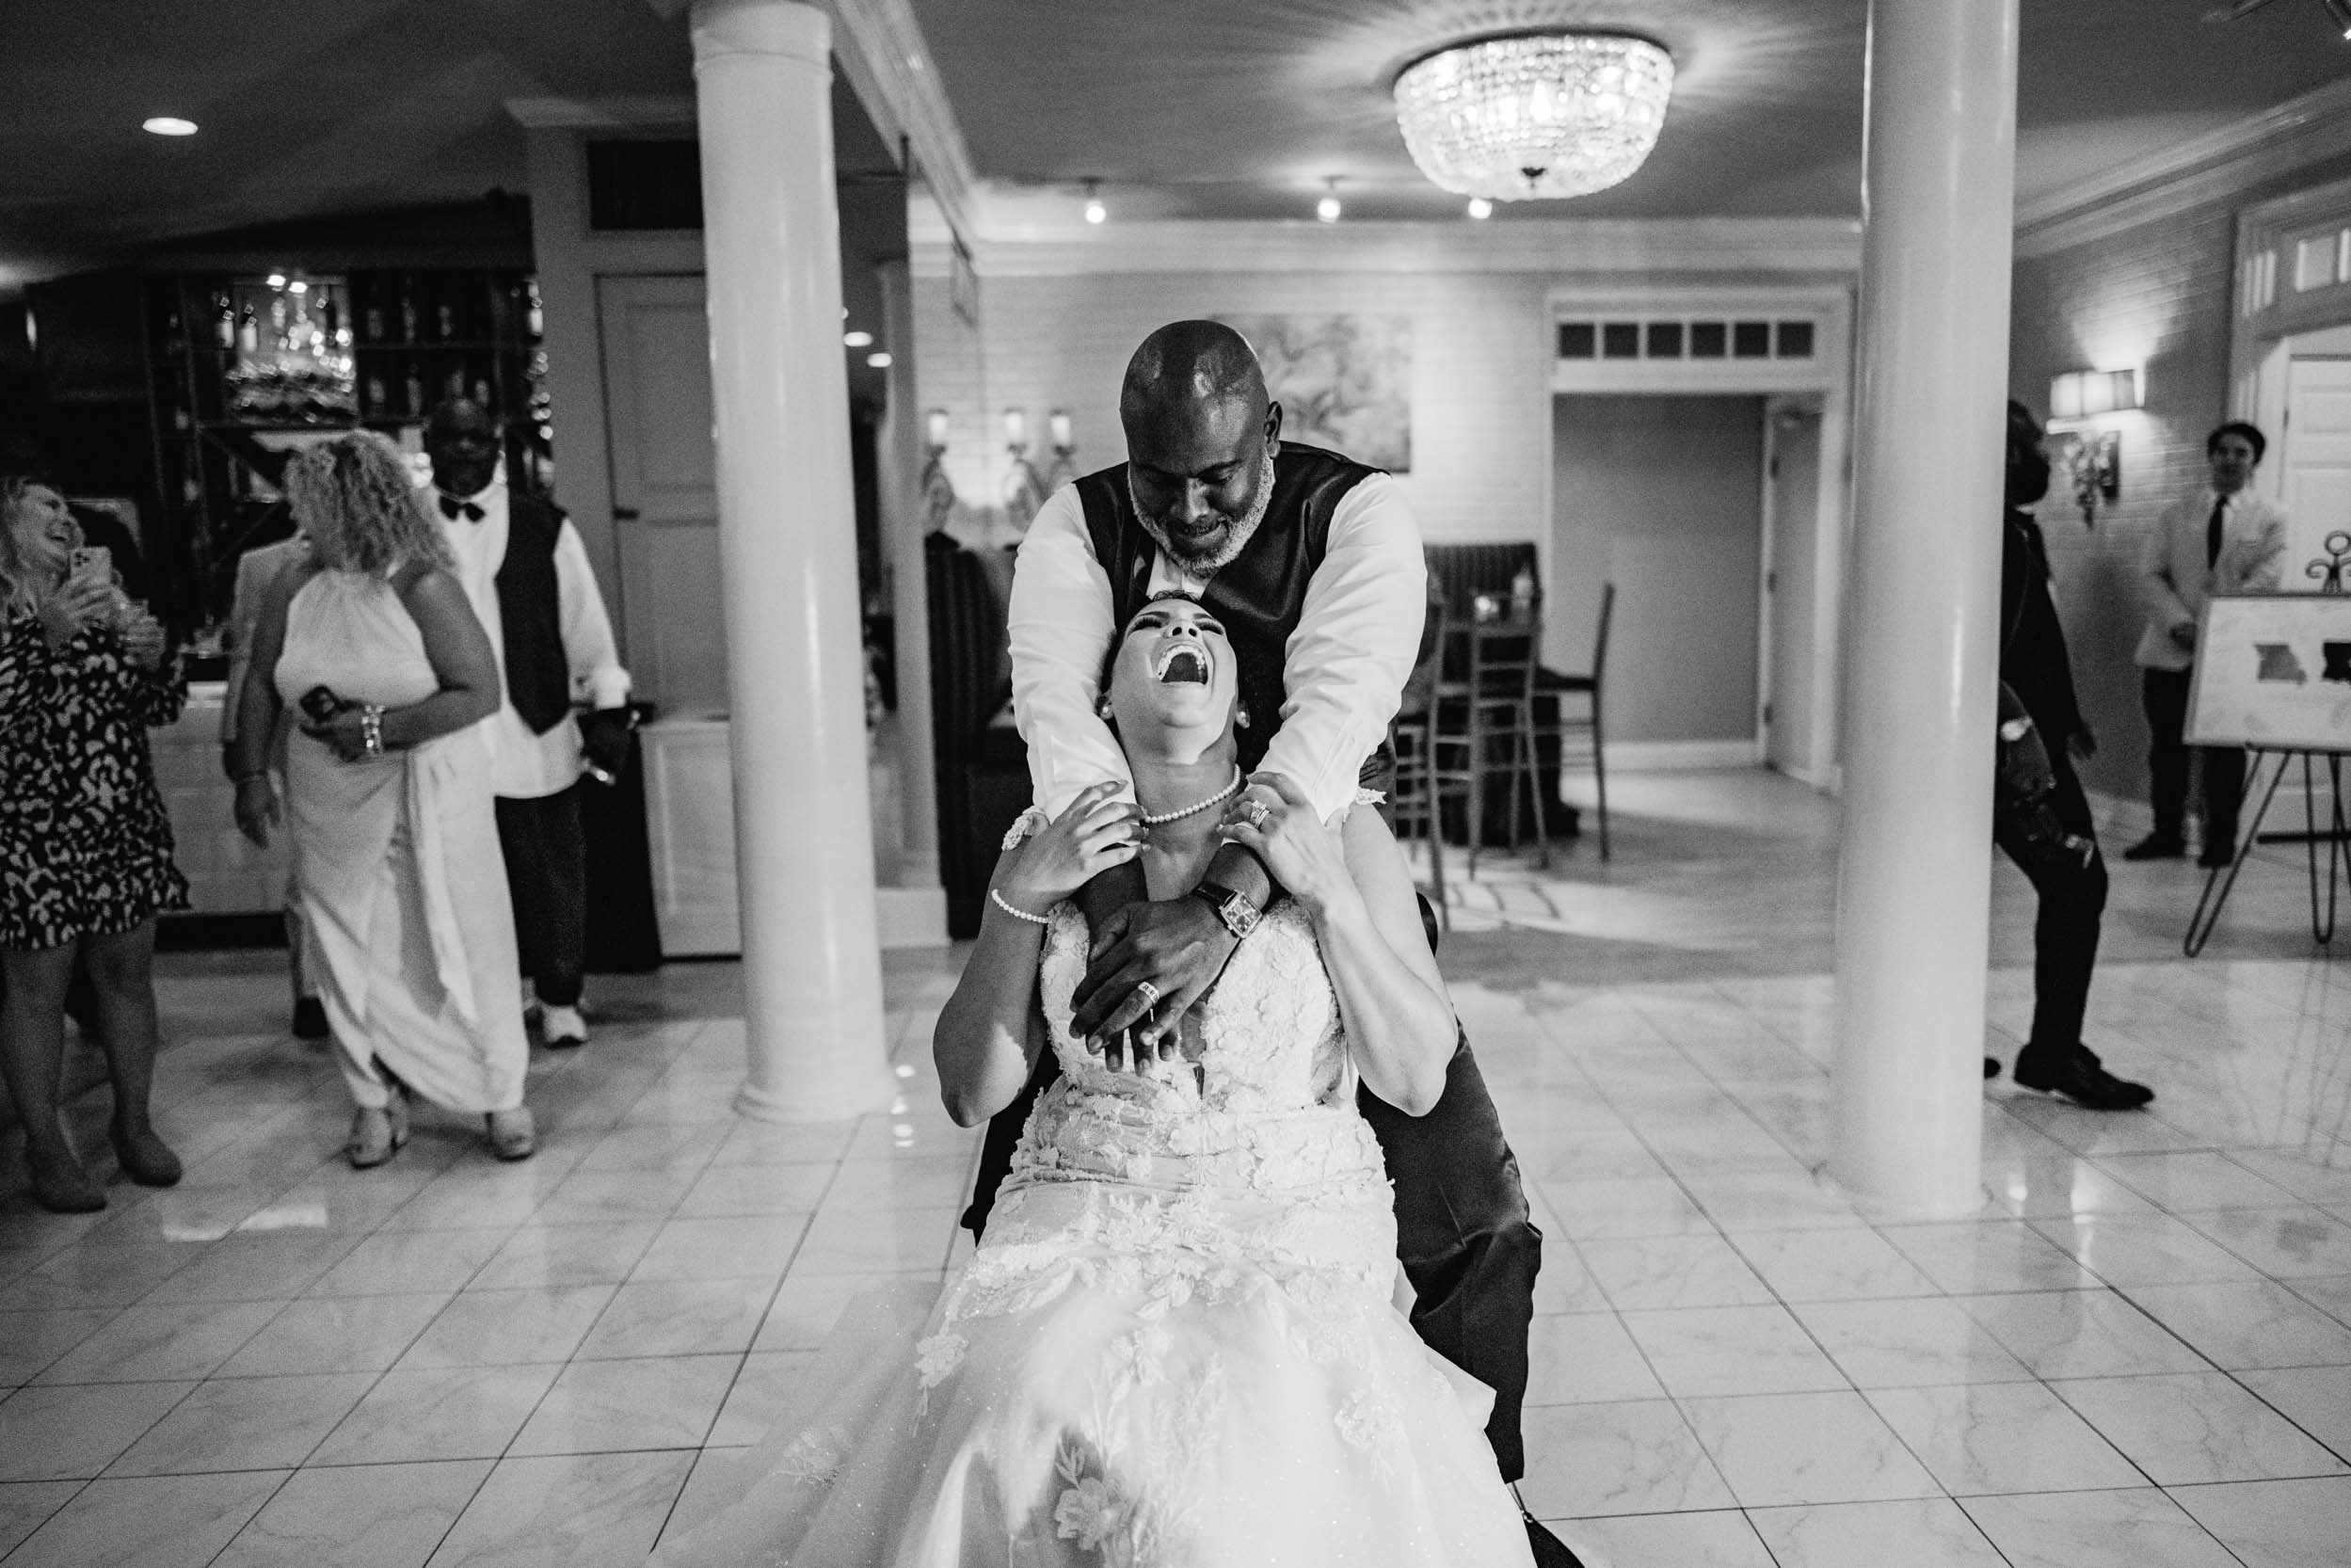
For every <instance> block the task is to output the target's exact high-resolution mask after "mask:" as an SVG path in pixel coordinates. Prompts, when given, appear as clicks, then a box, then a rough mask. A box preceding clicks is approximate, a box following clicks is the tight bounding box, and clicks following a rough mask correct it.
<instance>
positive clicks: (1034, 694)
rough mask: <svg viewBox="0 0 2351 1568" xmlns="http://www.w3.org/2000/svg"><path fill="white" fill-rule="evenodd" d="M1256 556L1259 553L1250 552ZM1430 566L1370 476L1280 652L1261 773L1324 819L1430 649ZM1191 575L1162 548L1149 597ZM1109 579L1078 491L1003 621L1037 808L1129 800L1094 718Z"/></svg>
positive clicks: (1121, 767) (1350, 796) (1027, 565)
mask: <svg viewBox="0 0 2351 1568" xmlns="http://www.w3.org/2000/svg"><path fill="white" fill-rule="evenodd" d="M1253 548H1254V546H1253ZM1428 574H1429V568H1428V559H1427V557H1426V555H1424V554H1423V552H1422V551H1421V545H1420V526H1419V523H1418V522H1417V521H1416V520H1415V519H1414V517H1413V511H1412V506H1411V504H1409V503H1408V502H1406V501H1405V499H1404V495H1403V491H1402V488H1401V487H1400V486H1399V485H1398V484H1397V482H1396V481H1395V480H1394V479H1393V478H1391V477H1389V476H1388V475H1386V474H1384V473H1377V474H1373V475H1371V476H1370V477H1368V478H1367V479H1365V480H1364V481H1363V482H1362V483H1360V484H1358V485H1356V486H1355V488H1352V489H1351V490H1349V491H1348V492H1347V494H1346V495H1344V496H1343V497H1341V498H1340V500H1339V504H1338V508H1337V510H1336V512H1335V514H1334V515H1333V517H1332V519H1331V534H1330V541H1329V548H1328V551H1327V552H1326V553H1325V554H1324V556H1323V559H1322V564H1321V565H1320V566H1319V567H1317V568H1315V573H1314V576H1313V578H1312V579H1311V581H1309V582H1308V584H1307V585H1306V601H1305V605H1304V608H1303V612H1302V613H1301V615H1300V616H1299V619H1298V630H1297V631H1296V632H1292V633H1291V634H1290V638H1289V642H1288V644H1287V647H1286V648H1284V650H1283V671H1282V680H1283V689H1284V699H1283V703H1282V711H1281V712H1280V713H1278V714H1273V713H1253V714H1251V715H1250V720H1251V722H1252V723H1253V724H1258V725H1267V724H1278V725H1279V726H1280V728H1279V729H1277V730H1276V732H1275V733H1274V736H1273V739H1272V742H1271V744H1270V745H1269V746H1268V747H1267V749H1266V754H1265V761H1264V763H1263V764H1262V766H1263V767H1264V769H1265V771H1267V772H1270V773H1279V774H1285V775H1287V776H1289V778H1290V779H1291V780H1292V781H1294V782H1295V783H1296V784H1297V785H1298V787H1299V788H1300V789H1301V790H1303V792H1305V795H1306V798H1307V799H1308V800H1309V801H1311V802H1313V804H1314V808H1315V811H1316V813H1317V814H1318V815H1319V816H1320V817H1321V818H1322V819H1323V820H1324V821H1326V822H1327V821H1329V820H1330V819H1331V818H1332V817H1333V816H1334V815H1335V814H1336V813H1337V812H1339V811H1342V810H1344V809H1346V808H1348V807H1350V806H1351V805H1352V804H1353V803H1354V799H1355V781H1356V779H1357V777H1358V776H1359V775H1360V774H1361V772H1362V769H1363V763H1364V759H1365V758H1367V757H1368V756H1369V755H1370V754H1371V752H1372V751H1373V749H1374V748H1375V747H1377V746H1378V745H1379V744H1380V743H1381V742H1382V741H1383V740H1384V739H1385V738H1386V735H1387V727H1388V721H1389V720H1391V719H1393V718H1394V717H1395V716H1396V709H1397V705H1398V704H1399V702H1400V701H1401V700H1402V698H1403V691H1404V681H1405V680H1406V679H1407V678H1408V677H1410V676H1411V674H1412V671H1413V663H1414V658H1415V655H1416V654H1417V653H1418V652H1419V651H1420V628H1421V622H1422V620H1423V618H1424V617H1425V616H1426V615H1427V612H1428V593H1429V588H1428ZM1206 586H1207V579H1204V578H1195V577H1192V576H1191V575H1189V574H1188V573H1186V572H1185V571H1184V570H1183V568H1180V567H1178V566H1177V565H1176V563H1175V562H1174V561H1172V560H1170V559H1169V558H1168V556H1167V554H1166V552H1159V555H1158V559H1157V560H1156V561H1154V562H1153V564H1152V568H1151V591H1152V592H1153V593H1161V592H1165V591H1168V590H1170V589H1181V590H1183V591H1185V592H1189V593H1193V594H1197V593H1200V592H1201V591H1202V590H1203V589H1205V587H1206ZM1111 602H1112V601H1111V580H1110V576H1109V574H1108V573H1107V572H1105V571H1104V569H1103V568H1102V564H1101V562H1100V561H1098V560H1096V558H1095V553H1094V541H1093V538H1092V536H1090V535H1088V534H1087V532H1086V520H1085V508H1084V506H1083V505H1081V504H1080V502H1079V500H1078V492H1077V490H1076V489H1075V488H1072V487H1069V486H1064V487H1063V488H1061V489H1060V490H1058V491H1056V492H1055V493H1054V495H1053V496H1052V498H1051V499H1050V500H1048V501H1047V502H1046V504H1045V505H1044V506H1043V508H1042V509H1040V510H1039V511H1038V513H1037V516H1036V520H1035V521H1034V522H1033V523H1032V524H1031V525H1030V528H1029V534H1028V536H1027V537H1026V538H1025V539H1023V540H1022V541H1021V545H1020V553H1019V556H1018V558H1017V562H1016V566H1015V568H1014V571H1013V591H1012V606H1011V611H1010V614H1009V616H1007V620H1008V622H1009V625H1008V628H1007V630H1008V631H1009V632H1010V637H1011V642H1012V657H1013V717H1014V719H1015V720H1016V722H1017V723H1018V725H1019V726H1020V734H1021V738H1022V739H1023V740H1025V741H1026V742H1028V744H1029V774H1030V779H1031V781H1032V783H1033V785H1034V786H1035V791H1036V800H1037V804H1038V805H1039V806H1040V807H1042V808H1044V809H1045V811H1046V813H1047V815H1048V816H1058V815H1060V814H1061V812H1062V811H1063V810H1064V809H1065V808H1067V807H1068V805H1069V803H1070V801H1071V800H1072V799H1074V798H1075V797H1076V796H1077V794H1078V793H1079V792H1080V791H1081V790H1084V789H1085V788H1086V787H1087V786H1089V785H1092V784H1096V783H1099V782H1101V781H1102V780H1104V779H1116V780H1118V782H1119V783H1120V784H1121V785H1123V786H1124V787H1125V788H1124V789H1123V790H1122V793H1123V794H1124V795H1125V796H1127V797H1128V798H1130V799H1131V798H1132V796H1133V793H1134V780H1133V777H1132V776H1131V775H1130V774H1129V773H1128V769H1127V759H1126V757H1125V755H1124V754H1123V753H1122V752H1120V750H1119V748H1118V738H1117V737H1116V736H1114V735H1112V733H1111V729H1110V726H1108V725H1106V724H1104V723H1103V722H1102V720H1101V718H1100V717H1099V716H1098V715H1097V713H1096V709H1095V705H1096V701H1097V699H1098V698H1099V697H1100V695H1101V688H1100V680H1101V673H1102V661H1103V658H1104V656H1105V655H1106V654H1107V653H1108V652H1109V651H1110V647H1111V641H1112V638H1113V637H1115V636H1116V635H1117V634H1118V630H1119V629H1118V627H1117V625H1116V624H1115V623H1114V621H1113V619H1112V609H1111Z"/></svg>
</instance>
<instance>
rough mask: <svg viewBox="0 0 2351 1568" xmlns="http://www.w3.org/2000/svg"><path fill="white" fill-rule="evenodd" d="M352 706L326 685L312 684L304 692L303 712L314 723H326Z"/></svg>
mask: <svg viewBox="0 0 2351 1568" xmlns="http://www.w3.org/2000/svg"><path fill="white" fill-rule="evenodd" d="M350 706H351V705H350V704H349V703H347V702H345V701H344V700H343V698H341V697H339V696H335V694H334V693H332V692H330V691H328V689H327V688H326V687H324V686H312V688H311V689H310V690H309V691H307V692H304V693H303V694H302V703H301V708H302V712H303V714H304V715H305V716H306V717H308V718H309V719H310V721H311V722H312V724H325V723H326V722H327V721H328V719H331V718H333V717H334V716H335V715H336V714H337V713H340V712H343V711H344V709H345V708H348V707H350Z"/></svg>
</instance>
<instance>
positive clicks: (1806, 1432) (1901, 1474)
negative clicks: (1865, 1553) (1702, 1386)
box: [1682, 1390, 1941, 1509]
mask: <svg viewBox="0 0 2351 1568" xmlns="http://www.w3.org/2000/svg"><path fill="white" fill-rule="evenodd" d="M1682 1410H1683V1413H1684V1414H1685V1415H1686V1416H1688V1418H1689V1424H1690V1430H1691V1431H1693V1432H1696V1433H1697V1434H1698V1441H1699V1443H1700V1444H1701V1445H1702V1446H1703V1448H1705V1450H1706V1454H1707V1457H1708V1458H1710V1459H1712V1460H1713V1461H1714V1463H1715V1467H1716V1468H1717V1469H1718V1470H1719V1471H1721V1472H1722V1479H1723V1480H1725V1481H1727V1482H1728V1483H1729V1484H1730V1488H1731V1492H1732V1495H1733V1496H1735V1497H1737V1498H1738V1500H1739V1502H1740V1503H1741V1504H1742V1505H1743V1506H1745V1507H1747V1508H1751V1509H1752V1508H1769V1507H1772V1506H1775V1505H1781V1504H1797V1503H1845V1502H1869V1501H1880V1500H1884V1499H1887V1498H1893V1497H1932V1496H1941V1489H1940V1488H1939V1487H1937V1486H1936V1484H1935V1481H1934V1478H1933V1477H1931V1476H1929V1475H1928V1474H1927V1471H1926V1470H1925V1469H1924V1468H1922V1467H1921V1466H1920V1464H1919V1463H1918V1461H1917V1460H1916V1459H1915V1458H1913V1457H1911V1452H1910V1450H1909V1449H1908V1448H1905V1447H1904V1446H1903V1443H1902V1440H1901V1439H1900V1438H1899V1437H1897V1436H1895V1433H1894V1432H1893V1430H1892V1429H1891V1428H1889V1427H1888V1426H1887V1425H1886V1423H1885V1422H1884V1421H1883V1420H1881V1419H1879V1416H1878V1414H1877V1412H1876V1411H1874V1410H1872V1409H1870V1407H1869V1403H1868V1401H1867V1400H1863V1398H1862V1397H1861V1396H1860V1395H1859V1394H1856V1393H1853V1392H1851V1391H1850V1390H1847V1391H1846V1392H1843V1393H1820V1394H1758V1395H1751V1396H1747V1397H1743V1398H1737V1399H1703V1400H1690V1399H1686V1400H1683V1401H1682Z"/></svg>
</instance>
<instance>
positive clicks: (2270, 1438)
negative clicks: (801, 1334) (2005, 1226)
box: [0, 1372, 2347, 1486]
mask: <svg viewBox="0 0 2351 1568" xmlns="http://www.w3.org/2000/svg"><path fill="white" fill-rule="evenodd" d="M2050 1386H2051V1387H2052V1388H2054V1389H2055V1390H2056V1391H2057V1394H2058V1397H2059V1398H2061V1399H2063V1400H2065V1402H2066V1403H2068V1404H2070V1405H2071V1406H2072V1407H2073V1408H2074V1409H2075V1410H2077V1411H2079V1412H2080V1413H2081V1415H2082V1416H2083V1417H2084V1418H2085V1419H2086V1420H2087V1421H2088V1422H2089V1424H2090V1425H2092V1426H2094V1427H2096V1428H2097V1429H2098V1431H2099V1432H2100V1434H2101V1435H2103V1437H2104V1438H2105V1439H2106V1441H2107V1442H2109V1443H2112V1444H2113V1445H2114V1446H2115V1447H2116V1448H2119V1449H2121V1450H2122V1452H2123V1454H2124V1455H2125V1456H2126V1457H2127V1458H2129V1459H2130V1461H2131V1462H2132V1463H2133V1464H2136V1465H2137V1466H2138V1467H2139V1468H2140V1469H2142V1470H2144V1471H2146V1472H2147V1474H2148V1477H2149V1478H2150V1479H2151V1480H2154V1481H2155V1482H2156V1483H2157V1484H2159V1485H2162V1486H2184V1485H2191V1484H2193V1483H2195V1482H2198V1481H2217V1480H2276V1479H2279V1478H2286V1477H2300V1476H2325V1475H2333V1474H2337V1473H2339V1472H2342V1471H2343V1470H2344V1469H2346V1468H2347V1467H2346V1466H2345V1464H2343V1461H2341V1460H2339V1459H2337V1458H2336V1457H2335V1456H2334V1455H2333V1454H2331V1453H2328V1452H2327V1450H2326V1449H2325V1448H2321V1447H2320V1446H2319V1445H2318V1444H2316V1443H2314V1442H2312V1441H2311V1439H2310V1438H2309V1437H2308V1436H2307V1435H2305V1434H2304V1433H2303V1432H2301V1431H2300V1430H2299V1429H2298V1428H2296V1427H2295V1425H2294V1424H2293V1423H2292V1422H2291V1421H2288V1420H2287V1419H2286V1418H2285V1417H2284V1416H2280V1415H2279V1414H2278V1413H2277V1412H2276V1411H2274V1410H2272V1409H2270V1408H2269V1407H2268V1406H2267V1405H2265V1404H2263V1403H2262V1402H2261V1400H2257V1399H2255V1398H2254V1397H2253V1396H2252V1395H2251V1394H2249V1393H2247V1391H2246V1390H2245V1389H2244V1388H2243V1387H2241V1386H2240V1385H2239V1384H2237V1383H2236V1382H2235V1381H2234V1380H2233V1379H2231V1378H2230V1377H2228V1376H2226V1375H2225V1374H2223V1373H2219V1372H2186V1373H2179V1374H2175V1375H2171V1376H2165V1377H2140V1378H2089V1379H2084V1380H2081V1381H2069V1382H2062V1383H2053V1384H2050ZM6 1411H7V1406H5V1405H0V1415H4V1414H6Z"/></svg>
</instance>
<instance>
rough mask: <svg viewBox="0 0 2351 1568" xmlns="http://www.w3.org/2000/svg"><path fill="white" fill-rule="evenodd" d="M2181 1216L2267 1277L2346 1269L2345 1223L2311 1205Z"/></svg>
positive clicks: (2349, 1264)
mask: <svg viewBox="0 0 2351 1568" xmlns="http://www.w3.org/2000/svg"><path fill="white" fill-rule="evenodd" d="M2183 1218H2185V1219H2186V1221H2187V1222H2188V1224H2192V1225H2194V1226H2195V1227H2196V1228H2197V1229H2198V1230H2199V1231H2202V1232H2203V1233H2204V1234H2205V1235H2206V1236H2209V1237H2211V1238H2212V1239H2213V1240H2215V1241H2217V1242H2219V1243H2220V1244H2221V1245H2222V1246H2224V1247H2226V1248H2228V1249H2229V1250H2230V1251H2231V1252H2232V1253H2234V1254H2236V1255H2237V1256H2239V1257H2242V1258H2243V1259H2245V1260H2246V1261H2247V1263H2250V1264H2252V1265H2253V1266H2254V1267H2255V1268H2257V1269H2259V1270H2260V1271H2261V1272H2263V1273H2264V1274H2267V1275H2268V1276H2269V1277H2270V1278H2272V1279H2301V1278H2311V1277H2318V1276H2322V1275H2327V1274H2344V1273H2351V1224H2345V1223H2344V1222H2343V1221H2342V1220H2340V1219H2337V1218H2336V1217H2335V1216H2334V1215H2332V1214H2330V1213H2328V1212H2327V1210H2325V1209H2323V1208H2318V1207H2317V1206H2316V1205H2314V1204H2300V1205H2295V1207H2293V1208H2224V1209H2218V1210H2215V1211H2213V1212H2210V1213H2197V1214H2188V1215H2184V1216H2183Z"/></svg>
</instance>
